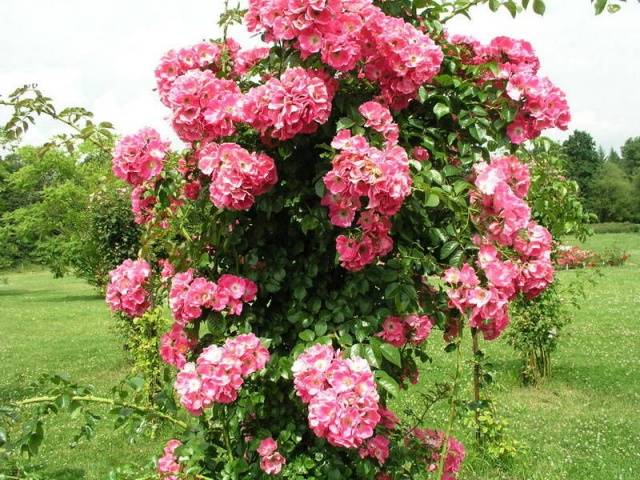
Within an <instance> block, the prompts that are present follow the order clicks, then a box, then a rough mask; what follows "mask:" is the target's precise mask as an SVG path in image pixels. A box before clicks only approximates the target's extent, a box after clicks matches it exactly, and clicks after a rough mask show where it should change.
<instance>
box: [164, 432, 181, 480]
mask: <svg viewBox="0 0 640 480" xmlns="http://www.w3.org/2000/svg"><path fill="white" fill-rule="evenodd" d="M181 445H182V442H181V441H180V440H176V439H172V440H169V441H168V442H167V444H166V445H165V447H164V455H162V457H160V458H159V459H158V474H159V475H160V479H161V480H178V474H179V473H180V470H181V468H182V467H181V466H180V463H179V460H178V457H176V454H175V451H176V449H177V448H178V447H180V446H181Z"/></svg>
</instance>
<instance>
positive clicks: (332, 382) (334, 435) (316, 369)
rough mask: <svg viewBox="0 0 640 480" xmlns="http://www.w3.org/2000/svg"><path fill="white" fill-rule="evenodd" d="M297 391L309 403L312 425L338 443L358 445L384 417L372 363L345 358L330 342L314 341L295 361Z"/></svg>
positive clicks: (321, 434) (371, 434)
mask: <svg viewBox="0 0 640 480" xmlns="http://www.w3.org/2000/svg"><path fill="white" fill-rule="evenodd" d="M292 371H293V376H294V386H295V390H296V393H297V395H298V396H299V397H300V398H301V399H302V401H303V402H304V403H306V404H308V405H309V416H308V419H309V427H310V428H311V430H313V432H314V433H315V434H316V435H317V436H318V437H322V438H326V439H327V441H328V442H329V443H330V444H331V445H334V446H338V447H346V448H358V447H360V446H361V445H362V443H363V442H364V441H365V440H366V439H367V438H370V437H372V436H373V433H374V429H375V427H376V425H377V424H378V422H379V421H380V414H379V412H378V408H379V407H378V400H379V397H378V392H377V390H376V385H375V382H374V380H373V374H372V373H371V369H370V367H369V364H368V363H367V362H366V361H365V360H364V359H362V358H358V357H356V358H353V359H344V358H343V357H342V355H341V353H340V352H339V351H335V350H334V349H333V348H332V347H331V346H329V345H320V344H317V345H314V346H312V347H310V348H308V349H307V350H305V351H304V352H303V353H302V354H301V355H300V356H299V357H298V358H297V359H296V361H295V362H294V364H293V368H292Z"/></svg>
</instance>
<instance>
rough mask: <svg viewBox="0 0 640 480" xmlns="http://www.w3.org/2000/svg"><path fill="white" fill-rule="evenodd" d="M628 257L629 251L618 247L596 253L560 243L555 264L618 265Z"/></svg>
mask: <svg viewBox="0 0 640 480" xmlns="http://www.w3.org/2000/svg"><path fill="white" fill-rule="evenodd" d="M628 259H629V253H628V252H626V251H624V250H620V249H618V248H608V249H606V250H604V251H603V252H600V253H596V252H590V251H587V250H582V249H580V248H578V247H574V246H568V245H561V246H559V247H558V249H557V253H556V265H557V266H559V267H562V268H566V269H571V268H587V267H589V268H593V267H619V266H621V265H624V264H625V262H626V261H627V260H628Z"/></svg>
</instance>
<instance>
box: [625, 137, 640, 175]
mask: <svg viewBox="0 0 640 480" xmlns="http://www.w3.org/2000/svg"><path fill="white" fill-rule="evenodd" d="M621 165H622V168H623V169H624V171H625V173H627V175H636V174H638V173H640V137H635V138H629V139H627V141H626V142H625V143H624V145H623V146H622V162H621Z"/></svg>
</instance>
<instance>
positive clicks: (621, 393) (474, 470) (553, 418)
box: [0, 233, 640, 480]
mask: <svg viewBox="0 0 640 480" xmlns="http://www.w3.org/2000/svg"><path fill="white" fill-rule="evenodd" d="M568 242H569V243H572V241H571V239H569V240H568ZM573 243H575V242H573ZM581 246H582V247H583V248H588V249H592V250H595V251H603V250H605V249H607V248H612V247H616V248H619V249H624V250H627V251H628V252H629V253H630V254H631V258H630V259H629V261H628V262H627V264H626V265H625V266H623V267H607V268H603V269H601V274H602V275H601V276H600V277H598V278H596V284H594V285H591V286H588V288H587V294H588V297H587V298H586V300H585V301H584V302H583V306H582V308H581V309H580V310H578V311H576V312H575V318H574V321H573V323H572V324H571V325H570V326H569V327H567V329H566V330H565V331H564V333H563V336H562V339H561V341H560V347H559V349H558V351H557V352H556V354H555V355H554V357H553V369H554V370H553V377H552V378H551V379H550V380H549V381H547V382H545V383H544V384H542V385H539V386H537V387H523V386H521V384H520V381H519V377H518V358H517V355H516V354H515V353H514V352H513V351H512V350H511V349H510V348H509V346H508V345H506V344H505V343H504V342H501V341H496V342H491V343H487V344H484V345H483V349H484V350H485V351H486V353H487V355H488V357H489V358H490V359H491V361H492V362H493V364H494V370H495V378H496V384H495V386H494V387H493V388H492V389H491V397H492V398H493V399H494V400H495V402H496V405H497V407H498V411H499V414H500V415H501V417H503V418H505V419H507V420H508V421H509V422H510V431H511V437H512V438H513V439H514V440H517V441H518V442H519V443H520V444H521V445H522V449H521V450H522V451H521V453H520V454H519V455H518V456H517V457H516V458H515V459H513V460H510V461H506V462H505V461H500V462H493V461H488V460H487V459H486V456H484V455H482V454H481V453H479V452H478V450H477V449H476V448H475V447H474V440H473V433H472V431H471V430H470V429H469V428H467V427H464V426H463V425H462V423H461V422H456V424H455V425H454V433H455V434H456V435H457V436H458V437H460V438H461V439H462V440H463V441H464V443H465V445H466V446H467V461H466V462H465V466H464V471H463V473H462V475H461V478H462V479H465V480H466V479H470V480H486V479H504V480H516V479H517V480H556V479H557V480H560V479H571V480H591V479H592V480H602V479H615V480H636V479H638V478H640V448H639V447H640V415H639V407H640V234H630V233H619V234H603V235H596V236H594V237H592V238H591V239H589V240H588V241H587V242H586V244H585V245H581ZM584 273H585V272H576V271H569V272H560V274H559V277H560V279H561V281H564V282H565V283H567V282H569V281H572V280H574V279H575V278H576V276H577V275H582V274H584ZM591 274H593V272H592V273H591ZM4 276H5V277H8V284H7V285H0V312H2V315H0V332H2V334H3V335H2V340H0V362H2V363H1V364H2V365H3V374H2V375H1V376H0V404H1V403H3V402H5V401H6V400H10V399H16V398H19V397H21V396H23V394H24V393H25V392H26V389H25V387H26V386H27V385H28V383H29V382H30V381H31V380H32V379H34V378H35V377H36V376H37V375H38V374H40V373H42V372H60V371H66V372H68V373H69V374H70V375H71V376H72V377H73V378H74V379H77V380H78V381H81V382H89V383H92V384H94V385H95V386H96V387H97V389H98V390H99V391H102V392H106V391H107V390H108V389H109V388H110V387H111V386H112V385H114V384H115V383H117V382H118V381H119V380H120V379H121V378H123V377H124V376H126V374H127V370H128V366H127V364H126V361H125V357H124V354H123V352H122V350H121V348H120V343H119V340H118V338H117V337H116V336H115V334H114V333H113V332H112V330H111V325H112V323H111V320H110V318H109V314H108V312H107V310H106V307H105V306H104V303H103V300H102V299H101V298H100V297H98V296H97V295H95V293H94V291H93V290H92V289H91V288H90V287H87V286H86V285H85V284H84V283H82V282H81V281H80V280H76V279H70V278H68V279H62V280H54V279H53V278H52V277H51V275H50V274H48V273H46V272H31V273H20V274H5V275H4ZM431 345H432V346H433V352H432V353H433V358H434V360H433V363H432V364H429V365H426V366H425V367H424V368H423V371H422V381H423V382H424V383H423V385H433V382H434V380H438V379H445V378H447V377H448V376H449V375H450V374H451V372H452V370H453V368H454V363H453V358H452V355H451V354H445V353H444V352H443V351H442V349H441V348H440V346H441V345H442V344H441V343H440V342H439V339H438V338H436V337H435V336H434V337H433V338H432V339H431ZM469 350H470V348H468V345H467V346H466V348H465V351H466V352H467V353H466V359H467V360H468V359H469V354H468V352H469ZM467 370H468V369H467ZM462 381H463V382H465V383H464V385H465V388H467V387H466V386H467V385H470V378H469V376H468V375H465V376H464V377H463V379H462ZM467 393H468V396H469V398H470V397H471V390H470V388H467ZM397 407H398V408H399V409H402V408H407V407H409V408H420V399H419V397H418V395H416V394H415V390H413V391H412V390H409V391H408V392H407V393H406V394H405V395H403V397H402V398H401V399H400V400H399V401H398V405H397ZM447 413H448V412H447V410H446V405H441V406H440V407H438V408H436V409H434V410H433V411H432V412H430V413H429V416H428V417H427V419H426V421H425V425H424V426H442V425H443V424H444V423H445V417H446V415H447ZM78 425H79V423H78V422H76V421H75V420H73V419H70V418H69V417H64V416H58V417H53V418H52V419H51V421H50V422H49V424H48V425H47V437H46V439H45V442H44V444H43V449H42V456H41V457H39V462H40V463H41V465H42V467H43V469H44V475H45V478H51V479H57V480H62V479H64V480H67V479H68V480H71V479H73V480H76V479H103V478H105V476H106V474H107V472H108V471H109V470H110V469H111V468H112V467H113V466H115V465H118V464H120V463H122V462H123V461H137V462H140V463H142V462H146V461H147V459H148V458H149V457H150V456H151V455H153V454H154V453H157V451H158V450H159V449H158V445H157V444H154V443H153V442H146V443H145V444H144V445H140V444H133V445H131V444H129V443H128V439H126V438H123V437H122V435H121V434H119V433H117V432H116V433H114V432H111V431H110V429H109V428H108V427H103V428H101V429H100V430H99V431H98V436H97V438H96V439H95V440H94V441H93V442H91V443H85V444H81V445H79V446H78V447H76V448H75V449H70V448H68V443H69V441H70V440H71V438H72V437H73V434H74V433H75V429H76V428H77V426H78Z"/></svg>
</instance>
